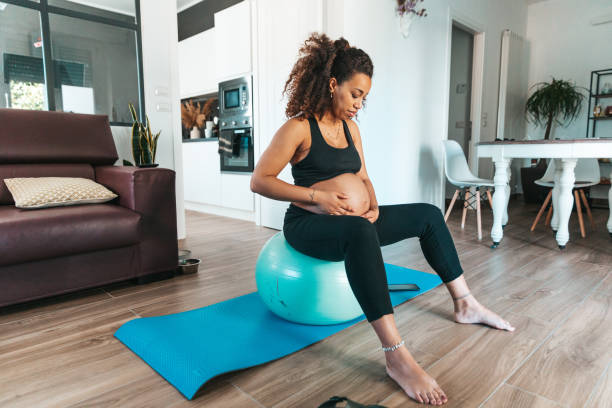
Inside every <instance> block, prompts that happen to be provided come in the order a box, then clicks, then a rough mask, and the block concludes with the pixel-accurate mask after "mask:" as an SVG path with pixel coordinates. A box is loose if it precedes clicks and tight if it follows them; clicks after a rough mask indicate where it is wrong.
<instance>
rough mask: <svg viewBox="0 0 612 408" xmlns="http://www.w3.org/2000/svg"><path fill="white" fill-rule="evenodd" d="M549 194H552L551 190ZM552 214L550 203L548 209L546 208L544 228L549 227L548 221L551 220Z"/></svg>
mask: <svg viewBox="0 0 612 408" xmlns="http://www.w3.org/2000/svg"><path fill="white" fill-rule="evenodd" d="M550 192H551V194H552V190H550ZM552 213H553V206H552V203H550V207H548V213H547V214H546V221H544V226H545V227H547V226H549V225H550V219H551V218H552Z"/></svg>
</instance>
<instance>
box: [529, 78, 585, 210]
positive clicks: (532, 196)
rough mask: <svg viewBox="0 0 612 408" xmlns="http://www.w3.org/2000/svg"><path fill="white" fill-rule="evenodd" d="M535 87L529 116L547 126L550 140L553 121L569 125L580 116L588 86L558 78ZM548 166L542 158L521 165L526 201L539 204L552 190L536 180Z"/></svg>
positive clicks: (530, 120)
mask: <svg viewBox="0 0 612 408" xmlns="http://www.w3.org/2000/svg"><path fill="white" fill-rule="evenodd" d="M533 88H535V91H534V92H533V93H532V94H531V96H530V97H529V98H528V99H527V102H526V104H525V115H526V119H527V121H528V122H530V123H533V124H534V125H536V126H545V127H546V130H545V132H544V139H546V140H550V139H551V134H550V132H551V128H552V123H553V121H555V122H557V123H558V124H559V125H561V126H565V127H567V126H569V124H570V123H572V122H573V121H574V120H575V119H576V117H577V116H578V114H579V113H580V110H581V107H582V102H583V100H584V95H583V94H582V92H581V90H582V89H585V88H582V87H579V86H576V85H575V84H573V83H571V82H569V81H566V80H563V79H555V78H554V77H553V78H552V81H551V82H538V83H536V84H534V85H532V86H531V87H530V88H529V89H533ZM587 91H588V90H587ZM546 167H547V163H546V160H545V159H541V160H540V161H538V164H537V166H535V167H523V168H521V185H522V186H523V198H524V199H525V202H527V203H539V202H541V201H542V200H543V199H544V197H545V196H546V194H547V192H548V189H546V188H544V187H540V186H538V185H536V184H535V183H534V181H535V180H537V179H539V178H541V177H542V176H543V175H544V173H545V172H546Z"/></svg>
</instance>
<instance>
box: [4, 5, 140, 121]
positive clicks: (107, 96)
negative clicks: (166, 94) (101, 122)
mask: <svg viewBox="0 0 612 408" xmlns="http://www.w3.org/2000/svg"><path fill="white" fill-rule="evenodd" d="M109 5H112V7H109ZM139 6H140V4H139V0H115V1H113V2H109V1H107V0H86V1H85V0H72V1H68V0H40V1H36V2H34V1H31V0H6V1H2V2H0V54H1V55H0V108H2V107H12V108H20V109H48V110H58V111H65V112H78V113H96V114H104V115H108V117H109V120H110V122H111V124H112V125H130V126H131V121H132V120H131V116H130V112H129V109H128V105H129V104H130V103H132V104H133V105H134V106H135V107H136V109H137V111H140V110H141V108H142V105H143V99H144V92H143V90H142V66H141V64H140V63H139V61H140V60H141V55H142V51H141V46H140V43H141V41H140V26H139V24H140V21H139V18H138V17H137V12H136V11H137V10H139Z"/></svg>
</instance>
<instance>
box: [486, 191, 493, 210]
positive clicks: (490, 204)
mask: <svg viewBox="0 0 612 408" xmlns="http://www.w3.org/2000/svg"><path fill="white" fill-rule="evenodd" d="M487 198H488V199H489V206H491V209H493V197H491V192H490V191H489V190H487Z"/></svg>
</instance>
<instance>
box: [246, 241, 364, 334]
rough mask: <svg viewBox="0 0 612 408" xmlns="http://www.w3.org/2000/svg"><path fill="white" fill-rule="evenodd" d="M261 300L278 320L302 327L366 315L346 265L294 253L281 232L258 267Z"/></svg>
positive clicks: (337, 322) (265, 246)
mask: <svg viewBox="0 0 612 408" xmlns="http://www.w3.org/2000/svg"><path fill="white" fill-rule="evenodd" d="M255 281H256V283H257V290H258V291H259V296H260V297H261V300H262V301H263V302H264V303H265V304H266V306H267V307H268V308H269V309H270V310H271V311H272V312H274V313H275V314H277V315H278V316H280V317H282V318H284V319H286V320H289V321H292V322H295V323H302V324H314V325H328V324H339V323H344V322H347V321H349V320H353V319H354V318H356V317H358V316H360V315H362V314H363V311H362V310H361V306H359V303H358V302H357V299H356V298H355V295H353V291H352V290H351V287H350V285H349V282H348V278H347V277H346V271H345V269H344V262H343V261H341V262H331V261H325V260H322V259H317V258H313V257H310V256H307V255H304V254H302V253H301V252H299V251H297V250H295V249H293V247H291V245H289V243H288V242H287V241H286V240H285V237H284V235H283V233H282V231H281V232H279V233H277V234H275V235H274V236H273V237H272V238H270V239H269V240H268V242H266V244H265V245H264V247H263V248H262V250H261V252H260V253H259V257H258V258H257V264H256V265H255Z"/></svg>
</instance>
